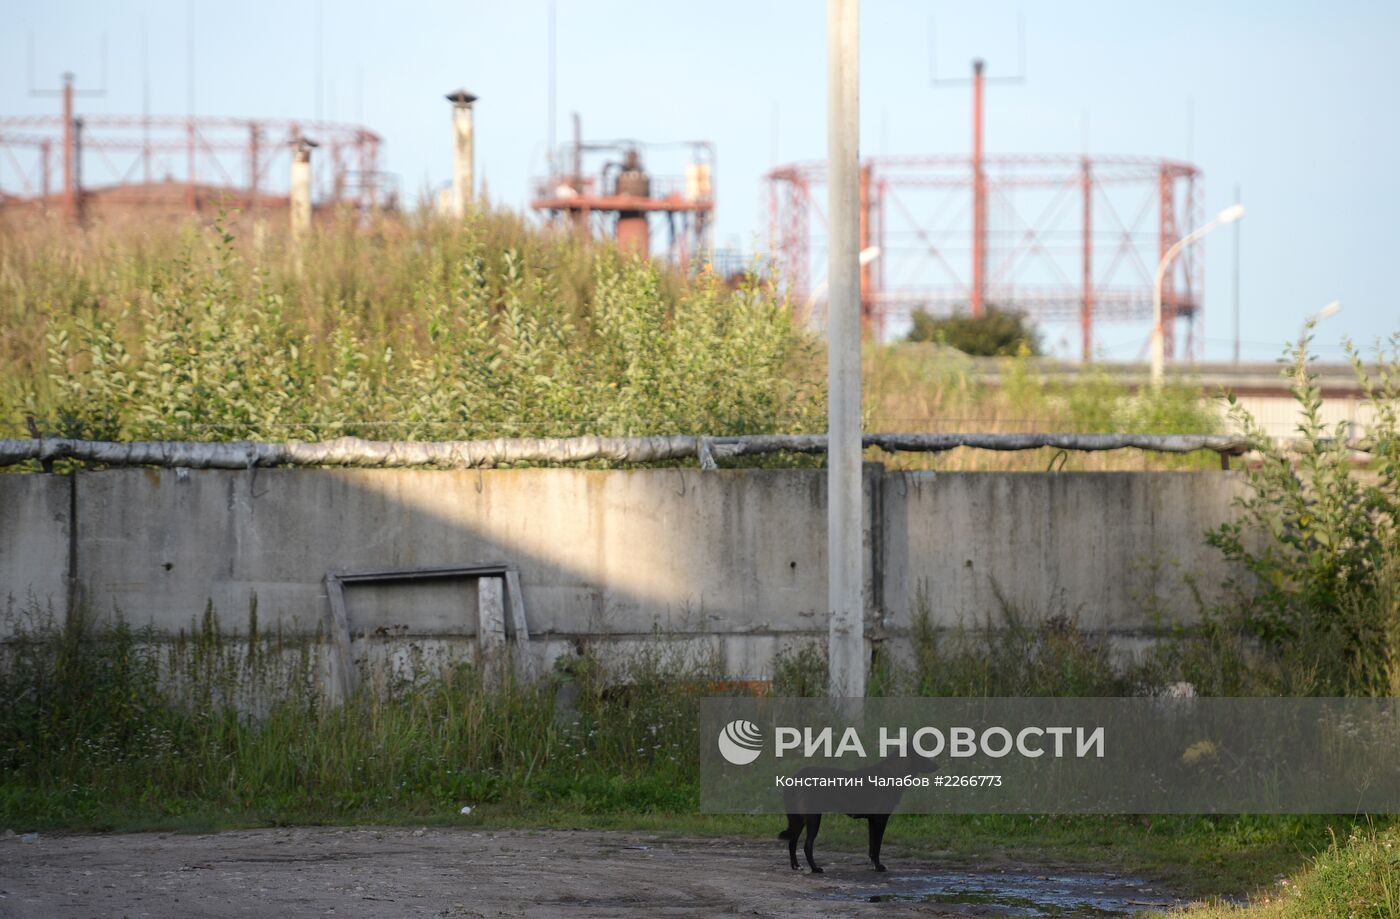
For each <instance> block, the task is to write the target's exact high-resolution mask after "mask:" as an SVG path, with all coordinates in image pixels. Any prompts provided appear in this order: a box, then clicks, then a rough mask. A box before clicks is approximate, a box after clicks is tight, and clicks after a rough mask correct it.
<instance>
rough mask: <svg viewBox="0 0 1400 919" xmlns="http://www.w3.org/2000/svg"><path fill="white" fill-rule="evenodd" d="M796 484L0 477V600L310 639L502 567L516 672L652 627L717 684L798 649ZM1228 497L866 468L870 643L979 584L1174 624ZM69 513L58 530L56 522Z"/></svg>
mask: <svg viewBox="0 0 1400 919" xmlns="http://www.w3.org/2000/svg"><path fill="white" fill-rule="evenodd" d="M825 484H826V482H825V473H824V472H823V471H821V470H722V471H718V472H700V471H698V470H692V469H657V470H636V471H587V470H572V469H526V470H493V471H483V472H476V471H463V472H446V471H418V470H385V469H355V470H304V469H272V470H258V471H253V472H226V471H188V470H110V471H100V472H85V473H80V474H78V475H77V476H75V477H70V478H61V477H53V476H41V475H7V476H0V521H2V522H3V523H2V524H0V525H3V532H0V597H3V596H5V595H6V594H8V595H12V596H14V597H16V598H17V599H19V600H21V601H23V600H24V598H25V597H27V596H28V595H29V594H31V593H32V594H33V595H34V596H36V597H38V598H41V599H49V600H52V601H53V602H54V604H55V607H56V608H58V609H63V608H64V607H65V605H66V602H67V600H68V593H67V592H68V589H69V575H70V567H72V568H73V572H72V573H74V574H75V578H74V580H75V581H76V583H77V584H78V585H80V587H81V590H82V591H83V592H84V595H85V597H86V598H87V599H88V601H89V602H90V603H91V604H92V606H93V608H94V609H95V610H97V611H98V612H107V611H111V610H113V609H119V610H120V611H121V612H122V614H123V615H124V616H125V617H126V618H127V619H128V621H131V622H134V623H137V624H144V623H151V624H154V625H155V626H157V627H159V628H161V629H166V630H172V631H173V630H178V629H180V628H189V627H190V626H191V625H192V624H193V623H194V621H195V620H196V618H197V617H198V616H200V615H201V614H202V612H203V610H204V609H205V606H206V604H208V603H210V602H212V603H213V605H214V607H215V609H216V611H217V613H218V615H219V617H220V620H221V622H222V624H223V625H224V627H225V628H227V629H229V630H230V631H232V630H243V629H244V628H246V622H247V616H248V610H249V607H250V604H251V601H252V598H253V597H254V596H255V595H256V597H257V602H258V609H259V619H260V622H261V623H263V625H264V627H266V626H267V625H268V624H270V623H272V622H274V621H280V622H281V623H282V625H283V626H284V628H290V629H295V630H304V631H313V630H315V629H316V628H317V627H318V625H322V624H323V623H324V622H325V621H326V615H327V608H328V604H327V600H326V593H325V584H324V577H325V575H326V572H327V571H329V570H332V569H341V570H346V569H348V570H357V569H359V570H364V569H377V568H388V567H411V566H427V565H456V564H467V563H472V562H509V563H513V564H515V565H517V566H519V569H520V572H521V581H522V587H523V590H522V593H523V595H524V598H525V606H526V615H527V618H528V621H529V625H530V630H531V634H532V636H534V637H535V638H536V643H535V652H536V653H537V654H538V655H540V656H541V657H549V656H552V655H553V654H554V653H557V652H559V651H560V650H562V649H563V648H564V647H566V646H567V644H568V642H569V641H570V640H572V639H574V638H576V637H578V636H585V635H602V634H607V635H610V636H612V637H613V638H614V639H626V638H629V637H631V638H636V637H641V636H645V635H647V634H649V633H650V632H651V631H652V630H653V629H654V628H660V629H662V630H664V631H667V632H673V633H674V632H680V633H693V634H696V635H705V636H714V637H715V640H716V643H717V645H718V646H719V647H720V649H721V651H722V653H723V654H724V655H725V660H726V666H727V667H728V669H729V671H730V672H731V673H733V674H735V675H736V676H763V675H764V674H765V673H766V669H767V667H768V665H769V662H770V661H771V659H772V655H773V653H774V652H775V651H776V650H777V648H778V647H779V646H780V644H782V643H783V642H784V641H787V640H790V639H792V638H793V637H796V636H801V635H819V634H823V632H824V627H825V606H826V571H825V563H826V559H825V557H826V536H825V520H826V516H825V515H826V511H825V492H826V488H825ZM1239 488H1240V483H1239V481H1238V480H1237V479H1236V478H1235V477H1234V476H1232V475H1230V474H1227V473H1089V474H1085V473H1060V474H1024V473H1005V474H1000V473H953V474H946V473H939V474H930V473H900V474H888V475H887V474H884V473H883V471H882V470H881V469H880V467H878V466H868V467H867V469H866V493H867V496H868V504H867V507H868V510H869V512H868V514H867V524H866V533H865V545H866V547H867V553H868V554H867V571H868V574H869V580H868V582H867V595H868V597H869V601H870V606H871V614H870V618H871V626H872V634H878V631H879V627H880V626H882V625H883V626H884V627H885V628H886V629H887V630H891V631H893V632H898V631H899V630H901V629H903V628H905V627H907V626H908V624H909V622H910V617H911V615H912V612H913V610H914V607H915V598H916V595H917V594H918V592H919V588H920V585H925V586H926V587H927V595H928V597H929V599H930V609H931V612H932V613H933V615H934V617H935V620H936V621H937V622H940V623H944V624H952V623H955V622H957V621H958V620H959V619H960V618H961V619H963V620H964V621H969V622H972V621H980V620H981V619H983V618H984V617H986V616H987V615H988V614H990V613H992V612H994V611H995V610H996V607H997V600H996V598H995V596H994V593H993V582H994V581H995V583H996V584H997V585H998V586H999V587H1000V589H1001V591H1002V592H1003V594H1004V595H1005V596H1006V597H1007V598H1008V599H1009V600H1011V601H1012V602H1015V603H1017V604H1019V605H1021V606H1022V607H1023V608H1024V610H1025V611H1026V612H1027V613H1029V614H1032V615H1048V614H1053V613H1056V612H1061V611H1068V612H1071V613H1077V614H1078V615H1079V617H1080V619H1081V621H1082V622H1084V623H1086V624H1089V625H1093V626H1103V627H1106V628H1109V629H1113V630H1118V631H1121V632H1127V633H1131V632H1134V631H1137V630H1141V629H1144V628H1148V627H1151V626H1152V625H1153V624H1154V618H1155V614H1154V611H1157V610H1160V611H1163V612H1164V613H1165V614H1166V616H1167V617H1168V618H1169V619H1176V620H1180V619H1184V618H1187V617H1189V616H1191V615H1192V614H1193V613H1194V611H1195V604H1194V602H1193V600H1192V599H1191V593H1190V591H1189V589H1188V588H1187V586H1186V584H1185V582H1184V580H1183V574H1185V573H1187V572H1190V573H1192V574H1194V575H1195V577H1196V579H1197V582H1198V585H1199V586H1200V587H1201V588H1202V589H1203V591H1204V592H1205V593H1206V594H1207V595H1210V594H1211V592H1212V591H1213V590H1215V589H1216V585H1218V583H1219V581H1220V580H1221V578H1222V577H1223V576H1224V574H1225V571H1224V569H1223V568H1222V566H1221V563H1220V562H1219V560H1218V559H1217V558H1215V556H1214V555H1213V553H1212V552H1211V551H1210V550H1207V549H1206V548H1205V547H1204V546H1203V544H1202V535H1203V533H1204V531H1205V530H1206V529H1207V528H1209V527H1211V526H1213V525H1215V524H1216V523H1218V522H1220V521H1221V520H1224V519H1226V518H1227V517H1228V516H1229V514H1230V512H1231V509H1230V500H1231V498H1232V497H1233V496H1234V495H1235V494H1236V493H1237V491H1238V489H1239ZM70 503H71V508H72V509H71V511H70ZM347 605H348V607H349V619H350V626H351V629H352V631H353V632H355V633H357V634H361V633H374V632H375V631H376V630H380V633H381V634H391V635H400V636H412V637H420V638H424V639H432V640H435V641H436V640H455V639H460V638H464V637H470V636H471V635H473V633H474V631H475V625H474V623H475V620H476V615H475V610H476V599H475V587H474V584H473V583H472V582H470V581H462V582H456V583H441V582H440V583H437V584H433V585H418V584H415V585H399V584H396V585H393V586H381V587H351V588H350V589H349V591H348V593H347Z"/></svg>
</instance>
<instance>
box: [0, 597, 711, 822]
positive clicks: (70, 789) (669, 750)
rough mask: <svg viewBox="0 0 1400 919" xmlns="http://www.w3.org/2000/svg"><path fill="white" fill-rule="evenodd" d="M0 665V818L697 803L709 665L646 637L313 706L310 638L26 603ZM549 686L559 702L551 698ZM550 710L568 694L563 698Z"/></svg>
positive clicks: (399, 671) (426, 669)
mask: <svg viewBox="0 0 1400 919" xmlns="http://www.w3.org/2000/svg"><path fill="white" fill-rule="evenodd" d="M11 625H13V626H14V627H15V631H14V633H13V637H12V638H11V639H10V640H9V641H7V642H6V644H5V646H4V648H3V659H0V824H3V825H7V826H8V825H13V824H16V823H18V824H20V825H33V824H36V823H40V824H45V825H79V826H102V825H103V824H104V823H106V822H109V821H112V820H114V819H118V818H119V817H123V816H124V817H126V818H128V819H131V818H141V819H147V820H150V819H167V820H169V819H176V818H179V817H180V816H182V815H184V814H188V813H192V812H199V813H202V814H205V815H209V814H226V815H238V816H239V819H244V820H246V819H247V818H248V817H249V816H254V817H255V819H257V820H259V821H262V822H274V823H275V822H280V821H286V820H294V819H295V820H329V819H336V820H356V819H365V818H366V817H368V816H380V815H383V814H385V813H393V814H398V815H401V816H407V815H415V814H446V813H454V814H455V813H456V812H457V811H458V809H459V808H460V807H461V806H463V805H479V804H482V803H489V804H496V805H500V806H504V807H512V808H518V809H529V808H530V807H532V806H534V807H547V806H549V805H551V804H553V803H554V802H565V803H567V804H568V805H569V806H571V807H576V808H581V809H584V810H586V811H588V812H594V813H603V812H609V811H618V810H622V811H647V810H650V809H653V808H660V809H664V810H670V811H684V810H693V809H694V808H695V807H696V801H697V792H696V786H695V783H696V763H695V751H696V748H697V739H696V734H695V730H696V723H697V720H698V713H697V712H698V708H697V707H698V701H697V700H698V698H699V696H700V694H701V692H702V691H703V688H704V686H705V685H706V683H705V681H706V679H707V678H711V677H713V675H714V665H713V662H712V661H710V660H709V659H708V658H706V657H705V656H704V655H703V654H699V655H696V654H686V653H682V652H680V651H677V650H676V649H675V648H673V647H670V646H664V647H663V646H660V645H658V646H656V647H654V648H647V649H643V650H641V651H638V652H636V653H633V654H615V655H612V656H610V657H609V659H608V660H607V661H606V662H605V661H604V660H603V659H602V658H600V657H599V656H596V655H594V654H592V653H591V652H590V651H589V650H588V649H586V648H585V649H581V651H580V653H579V654H578V655H576V656H574V657H572V658H570V661H569V667H568V674H567V677H564V676H563V675H556V676H555V677H552V678H550V679H545V680H540V681H538V682H535V683H532V684H528V685H526V684H522V683H518V682H516V681H515V680H513V679H511V678H509V670H508V668H495V667H490V668H487V667H480V666H477V665H476V664H475V663H474V662H472V661H470V660H467V661H461V660H458V661H439V660H433V659H431V658H430V657H427V656H425V655H424V653H423V650H422V649H421V648H415V647H408V648H406V649H405V648H400V649H398V650H400V651H401V652H403V653H402V654H401V657H402V658H403V659H404V660H405V661H406V662H407V663H404V664H402V665H401V666H398V667H394V668H388V667H381V668H373V669H370V670H368V671H367V672H366V673H365V674H364V677H365V678H364V679H363V680H362V681H361V686H362V688H361V689H360V690H359V691H358V693H357V695H356V696H355V697H354V698H353V699H351V700H350V701H349V702H348V703H347V704H345V705H342V706H336V705H331V704H328V703H327V702H326V701H325V700H324V699H323V698H322V695H321V676H322V668H323V665H324V662H323V661H322V660H321V650H322V648H323V645H322V644H321V642H320V640H319V636H287V635H283V634H281V633H280V632H278V631H276V630H273V631H270V632H269V631H266V630H261V631H260V626H259V624H258V622H257V617H256V611H255V610H254V612H253V613H252V614H251V615H250V621H249V624H248V629H247V632H246V633H245V634H243V635H238V636H227V635H221V634H220V632H219V630H218V626H217V622H216V619H215V616H214V615H213V611H212V610H210V611H208V612H207V613H206V615H205V617H204V618H203V620H202V622H201V623H200V624H199V625H198V626H197V627H196V628H194V629H193V630H192V631H191V632H182V633H181V634H180V635H179V636H178V637H176V638H175V639H174V640H173V641H164V640H162V636H158V635H155V634H153V633H150V632H147V631H144V630H137V629H133V628H131V627H130V626H128V625H126V624H124V623H122V622H121V621H120V620H118V621H115V622H112V623H106V624H101V625H99V624H97V623H94V622H93V621H92V620H91V618H90V617H89V616H87V615H86V614H82V613H75V614H74V615H72V616H70V617H68V618H67V619H66V621H65V622H63V623H62V624H55V623H54V622H53V621H52V620H51V619H49V618H47V617H43V616H39V615H38V614H37V613H36V612H35V610H34V609H33V607H32V606H31V607H30V608H29V609H28V610H27V611H26V612H25V613H24V615H23V616H22V617H21V621H19V622H15V623H12V624H11ZM562 682H567V683H568V684H569V686H570V691H569V692H568V693H567V694H564V695H561V696H559V697H556V688H557V687H558V686H559V685H560V684H561V683H562ZM565 700H567V702H565Z"/></svg>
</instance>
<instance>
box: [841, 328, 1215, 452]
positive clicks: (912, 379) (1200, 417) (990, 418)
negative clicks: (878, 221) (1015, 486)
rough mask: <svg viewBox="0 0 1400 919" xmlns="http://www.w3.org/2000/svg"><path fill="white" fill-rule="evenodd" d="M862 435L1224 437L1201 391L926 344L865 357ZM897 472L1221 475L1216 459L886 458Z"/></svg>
mask: <svg viewBox="0 0 1400 919" xmlns="http://www.w3.org/2000/svg"><path fill="white" fill-rule="evenodd" d="M864 387H865V427H866V430H874V431H988V432H1022V431H1065V432H1073V433H1081V434H1093V433H1112V432H1121V433H1130V434H1182V433H1191V434H1214V433H1220V432H1221V431H1222V429H1223V417H1222V415H1221V413H1220V411H1219V408H1218V405H1217V402H1216V400H1214V399H1212V398H1208V397H1207V396H1206V395H1204V393H1203V391H1202V389H1201V387H1200V386H1199V385H1195V384H1192V383H1190V382H1181V381H1173V382H1169V383H1168V384H1167V385H1165V386H1161V387H1142V388H1138V387H1136V386H1134V385H1133V384H1132V383H1131V382H1130V381H1127V380H1124V379H1122V378H1120V377H1117V376H1115V375H1113V374H1111V373H1109V371H1108V370H1107V369H1106V368H1104V367H1101V366H1092V365H1091V366H1086V367H1083V368H1079V369H1078V371H1077V372H1075V373H1067V374H1055V373H1050V372H1047V368H1045V367H1043V366H1042V365H1041V363H1040V362H1039V361H1038V360H1036V359H1035V358H1032V357H1031V356H1029V355H1028V354H1024V353H1022V354H1018V355H1016V356H1014V357H1008V358H1003V359H1000V360H997V361H995V362H986V361H983V362H974V361H973V360H971V359H970V358H968V357H966V356H963V355H960V354H958V353H957V352H954V351H950V350H948V349H947V348H938V347H936V346H933V345H928V344H903V345H891V346H885V347H877V346H870V347H867V349H866V352H865V359H864ZM880 458H881V459H882V460H883V461H884V462H886V463H887V464H890V465H892V466H894V467H898V468H910V469H938V470H993V469H995V470H1005V469H1014V470H1034V471H1042V472H1043V471H1044V470H1045V469H1046V468H1047V467H1049V466H1050V465H1051V463H1052V461H1053V462H1054V465H1055V468H1057V469H1082V470H1087V469H1093V470H1100V469H1182V468H1187V469H1190V468H1217V464H1218V462H1219V461H1218V459H1217V458H1216V456H1215V454H1213V453H1210V454H1206V453H1198V454H1194V455H1188V456H1164V455H1161V454H1146V453H1143V452H1141V451H1136V450H1116V451H1113V452H1111V453H1096V454H1083V453H1069V454H1066V453H1060V452H1058V451H1055V450H1033V451H1026V452H1021V453H1011V454H1000V453H993V452H991V451H985V450H966V449H961V450H953V451H950V452H948V453H940V454H922V455H921V454H901V455H899V456H897V457H889V456H882V457H880Z"/></svg>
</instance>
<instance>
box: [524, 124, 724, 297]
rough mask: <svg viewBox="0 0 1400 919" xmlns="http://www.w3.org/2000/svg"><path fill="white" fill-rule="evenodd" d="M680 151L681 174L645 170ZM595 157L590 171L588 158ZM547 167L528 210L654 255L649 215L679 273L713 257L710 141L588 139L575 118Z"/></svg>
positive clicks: (713, 196)
mask: <svg viewBox="0 0 1400 919" xmlns="http://www.w3.org/2000/svg"><path fill="white" fill-rule="evenodd" d="M677 148H679V149H680V150H682V151H683V152H684V153H685V154H686V155H687V157H686V161H685V164H684V171H683V174H681V175H674V176H656V175H652V174H650V173H649V172H647V169H646V161H647V159H649V158H651V156H652V155H653V154H656V155H658V156H659V155H663V151H666V150H668V149H670V150H674V149H677ZM600 158H601V160H602V162H601V164H600V165H598V166H596V167H595V168H596V172H594V173H592V174H590V172H589V171H588V169H589V167H588V164H587V162H586V161H587V160H593V161H597V160H598V159H600ZM552 162H553V163H556V164H562V163H567V164H568V168H554V169H552V170H551V174H550V175H548V176H546V177H544V178H542V179H536V180H535V182H534V196H533V200H532V201H531V202H530V207H532V208H534V209H535V210H536V211H541V212H543V213H545V214H547V215H549V216H550V217H551V219H555V220H563V221H567V222H568V223H569V224H571V225H572V226H573V227H574V228H575V229H577V230H579V231H580V232H585V233H589V234H593V233H597V234H598V235H602V236H612V237H613V238H615V239H616V240H617V244H618V246H619V248H621V249H623V250H625V251H628V252H633V253H637V254H641V255H649V254H651V253H652V252H653V250H654V248H656V247H654V246H653V244H652V226H651V222H652V218H653V216H659V217H660V218H662V219H664V221H665V228H666V231H667V236H666V244H665V248H664V253H665V255H666V256H667V257H668V258H669V259H670V260H671V261H672V262H674V263H675V264H677V265H679V266H680V267H681V269H682V270H686V269H687V268H688V267H689V265H690V264H691V263H692V262H695V263H698V264H704V263H705V262H707V261H708V260H709V259H710V258H711V257H712V255H713V248H714V247H713V240H712V237H713V232H714V213H715V194H714V165H715V148H714V145H713V144H711V143H708V142H706V141H687V142H682V143H679V144H646V143H642V142H640V141H633V140H617V141H604V142H588V143H585V142H584V141H583V139H582V132H581V129H580V127H579V120H578V116H577V115H575V116H574V141H573V143H572V144H570V145H567V146H566V147H565V148H564V149H563V150H562V151H560V152H559V153H558V155H556V156H555V157H554V158H553V159H552Z"/></svg>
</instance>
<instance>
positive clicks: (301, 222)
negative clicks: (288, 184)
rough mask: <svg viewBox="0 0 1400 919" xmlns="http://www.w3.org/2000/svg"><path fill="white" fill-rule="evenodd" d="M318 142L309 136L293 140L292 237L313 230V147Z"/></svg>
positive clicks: (299, 236)
mask: <svg viewBox="0 0 1400 919" xmlns="http://www.w3.org/2000/svg"><path fill="white" fill-rule="evenodd" d="M315 146H316V142H315V141H314V140H311V139H310V138H307V137H298V138H297V139H296V140H294V141H292V190H291V198H290V201H289V204H290V210H291V219H292V239H293V240H300V239H301V238H302V237H303V236H305V235H306V234H307V233H308V232H310V231H311V148H312V147H315Z"/></svg>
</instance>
